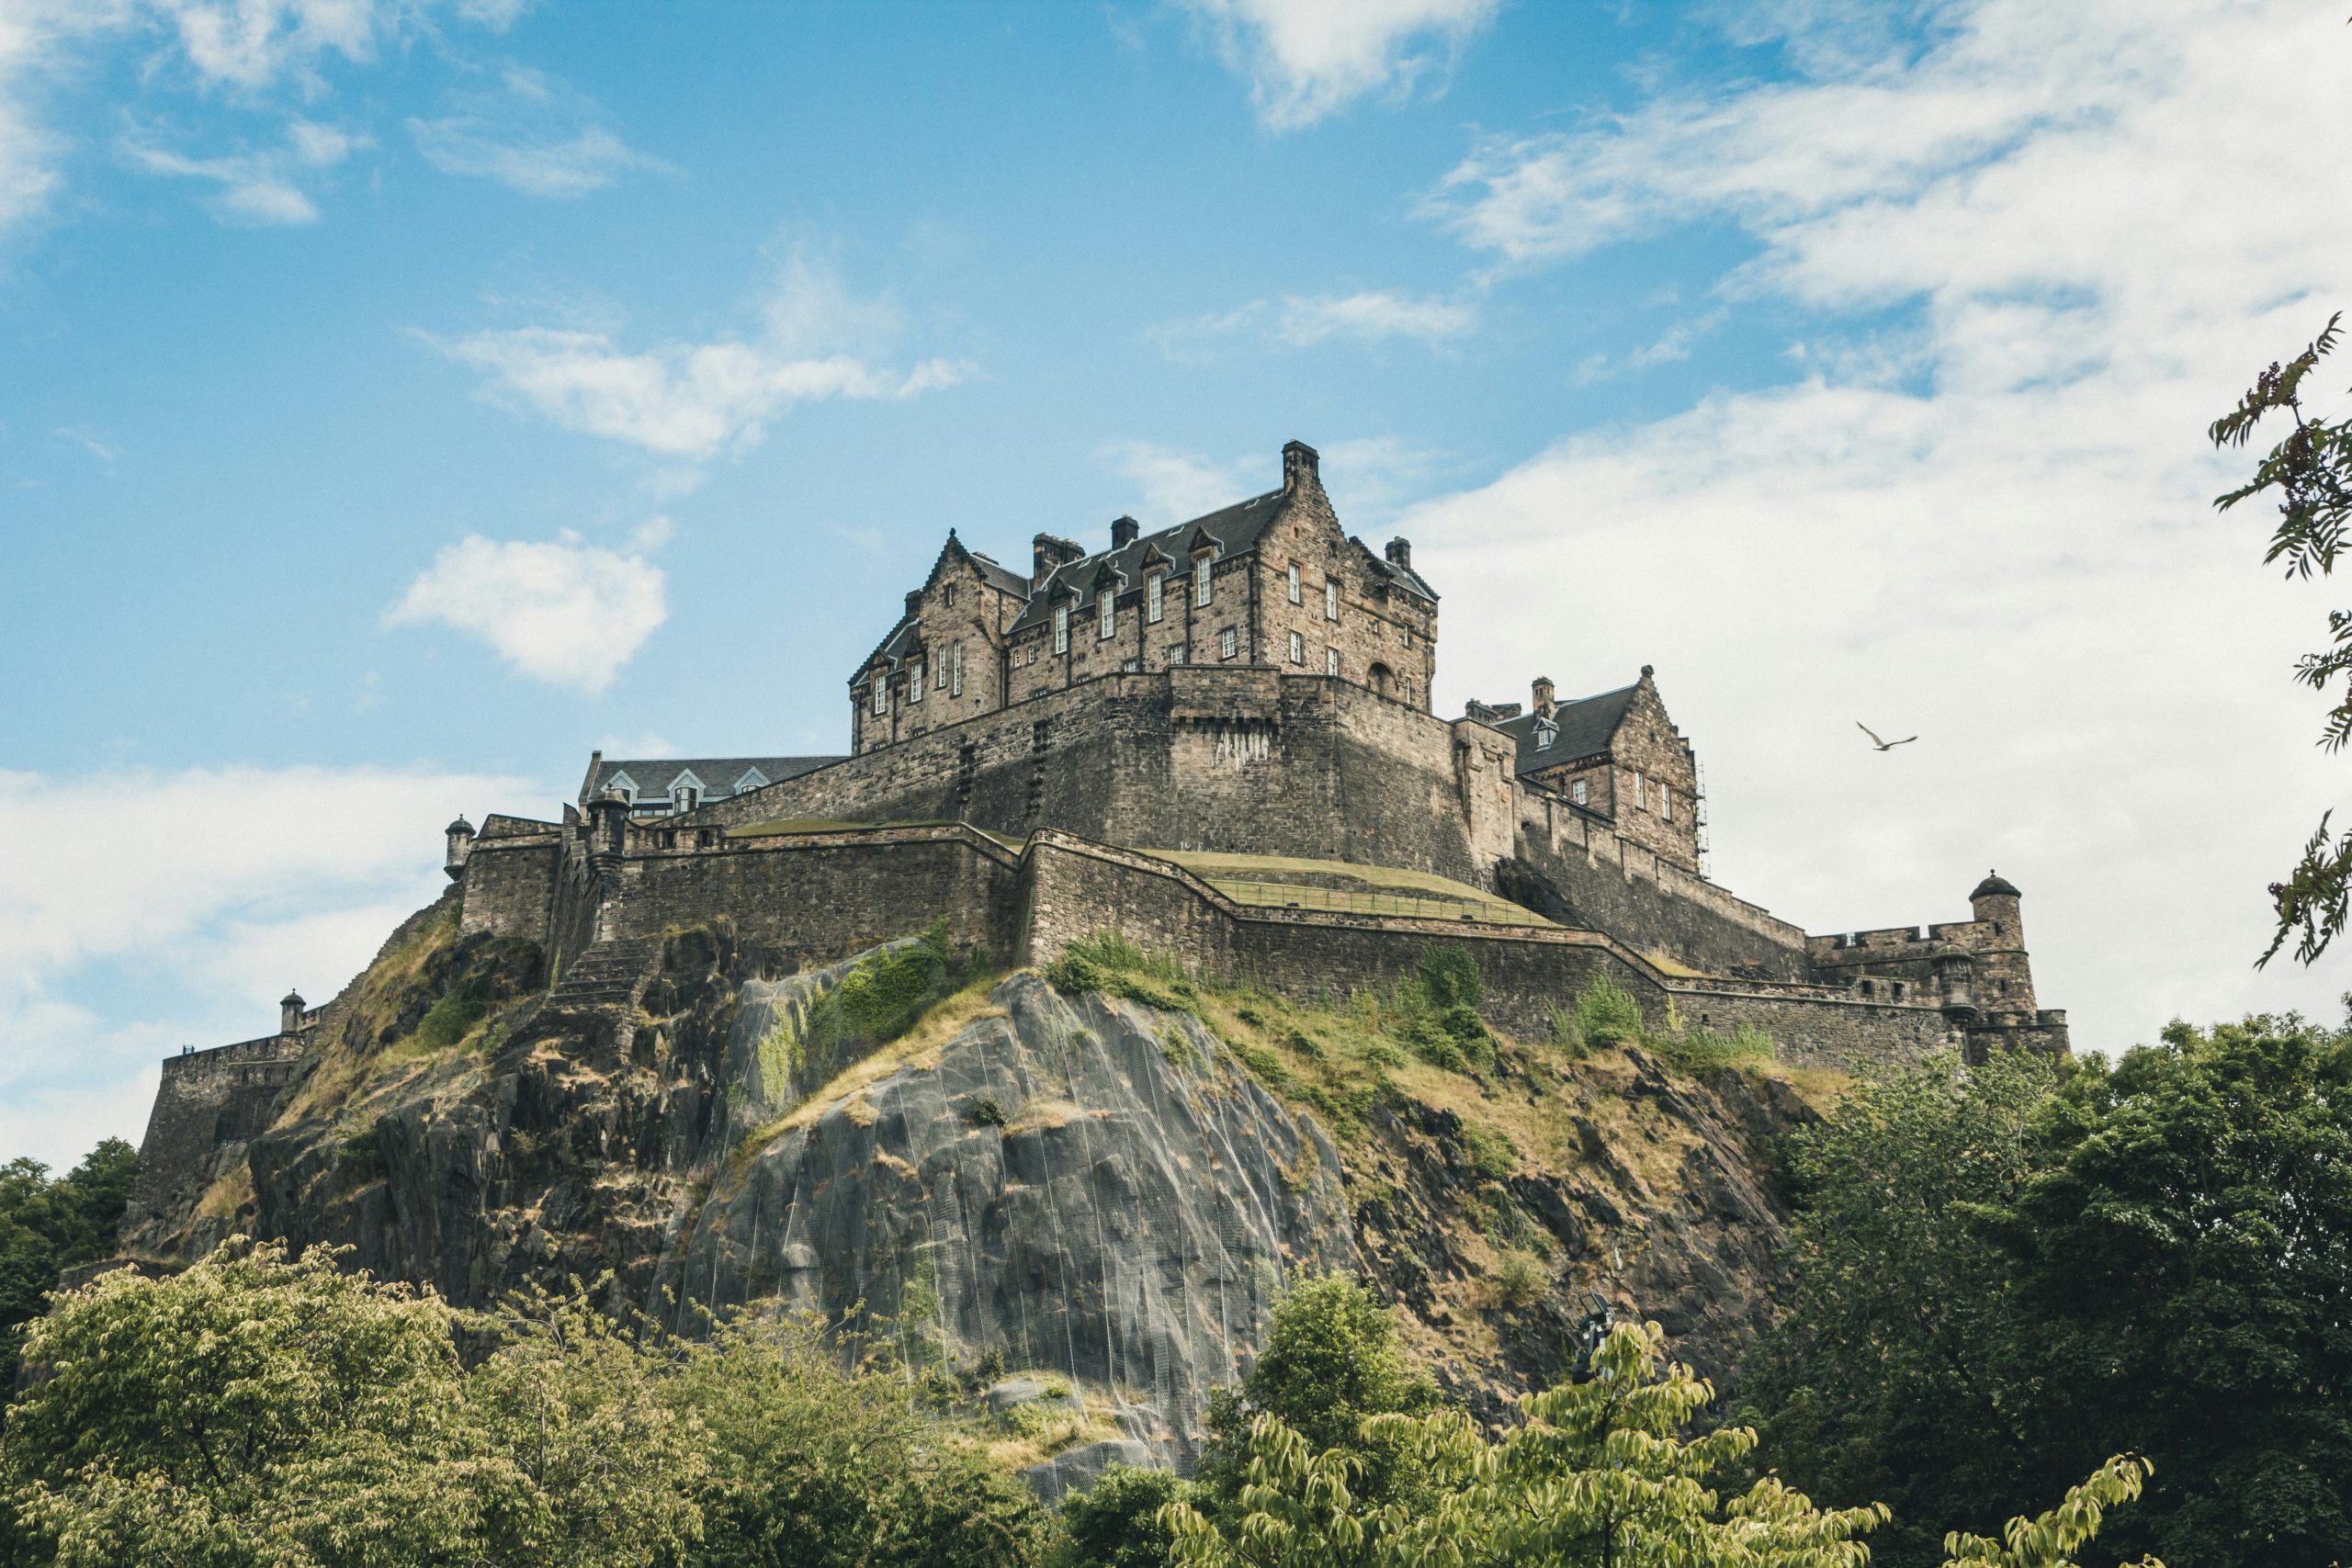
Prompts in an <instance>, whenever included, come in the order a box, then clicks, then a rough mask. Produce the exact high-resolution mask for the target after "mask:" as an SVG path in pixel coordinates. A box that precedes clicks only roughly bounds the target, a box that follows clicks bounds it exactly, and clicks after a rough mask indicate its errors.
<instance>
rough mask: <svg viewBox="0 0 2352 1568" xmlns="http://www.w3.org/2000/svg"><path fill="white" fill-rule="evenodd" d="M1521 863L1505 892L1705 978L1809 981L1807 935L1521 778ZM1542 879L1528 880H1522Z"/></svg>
mask: <svg viewBox="0 0 2352 1568" xmlns="http://www.w3.org/2000/svg"><path fill="white" fill-rule="evenodd" d="M1518 804H1519V846H1518V847H1519V859H1520V861H1521V863H1522V866H1523V869H1521V868H1507V869H1506V872H1505V873H1504V874H1503V875H1502V876H1501V877H1500V878H1499V879H1498V886H1500V888H1501V890H1502V892H1503V893H1504V895H1505V896H1506V897H1511V898H1516V899H1517V900H1518V901H1519V902H1521V903H1522V904H1525V905H1527V906H1528V907H1529V908H1532V909H1534V910H1535V911H1536V913H1538V914H1540V915H1543V916H1544V917H1545V918H1547V919H1555V920H1561V921H1564V922H1566V923H1568V924H1571V925H1577V926H1583V927H1587V928H1589V929H1591V930H1594V931H1607V932H1609V933H1610V934H1611V935H1612V936H1615V937H1617V938H1619V939H1620V940H1621V941H1623V942H1625V943H1626V944H1627V945H1628V946H1631V947H1634V948H1637V949H1639V950H1640V951H1642V952H1644V953H1660V954H1663V955H1664V956H1666V957H1668V958H1670V959H1672V960H1674V961H1675V962H1676V963H1678V964H1683V965H1685V966H1686V967H1689V968H1691V969H1696V970H1699V971H1701V972H1702V973H1704V974H1709V975H1731V974H1739V975H1752V976H1758V977H1761V978H1766V979H1774V980H1790V981H1801V980H1806V979H1810V978H1811V977H1812V969H1811V964H1809V962H1808V959H1807V953H1806V946H1805V934H1804V931H1802V930H1800V929H1799V928H1798V927H1795V926H1792V925H1791V924H1790V923H1789V922H1788V921H1786V920H1783V919H1776V918H1775V917H1774V916H1773V915H1772V914H1771V913H1770V912H1769V911H1768V910H1765V909H1762V908H1758V907H1757V906H1756V905H1754V904H1750V903H1748V902H1747V900H1746V899H1744V898H1738V897H1734V896H1733V895H1731V894H1729V893H1726V892H1724V890H1723V889H1722V888H1720V887H1718V886H1715V885H1714V884H1713V883H1712V882H1706V881H1703V880H1702V879H1701V878H1700V877H1699V876H1697V875H1696V874H1693V873H1691V872H1689V871H1686V870H1684V869H1683V868H1682V867H1681V866H1679V865H1677V864H1675V863H1673V862H1671V861H1669V860H1668V859H1667V858H1665V857H1664V856H1662V855H1660V854H1658V853H1657V852H1656V851H1654V850H1652V849H1649V848H1647V847H1645V846H1644V845H1642V844H1639V843H1635V842H1633V841H1630V840H1627V839H1626V838H1625V837H1624V836H1623V834H1621V833H1618V832H1616V831H1614V830H1612V829H1611V828H1610V826H1609V825H1608V824H1607V823H1605V822H1601V821H1599V820H1597V819H1596V818H1593V817H1591V816H1589V815H1588V814H1586V813H1584V812H1580V811H1578V810H1577V808H1576V807H1573V806H1571V805H1569V804H1568V803H1567V802H1566V800H1563V799H1560V798H1558V797H1557V796H1555V795H1551V794H1549V793H1548V792H1546V791H1544V790H1540V789H1535V788H1532V787H1529V786H1528V785H1526V784H1521V786H1520V789H1519V794H1518ZM1527 872H1532V873H1533V874H1535V877H1536V878H1537V879H1538V880H1537V881H1535V882H1534V883H1533V884H1532V885H1531V884H1530V883H1529V881H1528V878H1527V876H1526V873H1527Z"/></svg>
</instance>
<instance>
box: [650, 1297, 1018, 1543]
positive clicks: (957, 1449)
mask: <svg viewBox="0 0 2352 1568" xmlns="http://www.w3.org/2000/svg"><path fill="white" fill-rule="evenodd" d="M681 1354H682V1357H683V1360H682V1365H681V1369H680V1372H679V1377H678V1381H677V1385H676V1389H675V1397H676V1398H677V1399H678V1400H679V1401H680V1402H681V1404H682V1405H683V1406H684V1407H685V1408H687V1409H690V1410H692V1411H693V1412H695V1415H696V1416H697V1418H698V1419H699V1420H701V1421H702V1422H703V1423H704V1425H705V1427H706V1428H707V1431H708V1432H709V1434H710V1452H711V1465H710V1471H709V1473H708V1477H707V1481H706V1482H705V1483H704V1485H703V1489H702V1505H703V1514H704V1519H705V1541H704V1544H703V1546H702V1548H701V1549H700V1551H699V1552H698V1553H697V1554H696V1555H695V1559H694V1561H695V1562H696V1563H698V1564H707V1565H708V1568H865V1565H868V1564H873V1565H879V1564H884V1563H888V1564H892V1565H894V1568H896V1565H900V1564H904V1565H907V1568H1011V1565H1012V1564H1018V1563H1025V1562H1034V1561H1035V1560H1036V1559H1037V1557H1038V1556H1039V1555H1040V1554H1041V1552H1042V1551H1043V1542H1044V1540H1045V1534H1046V1526H1047V1517H1046V1512H1045V1510H1044V1509H1043V1508H1042V1507H1041V1506H1039V1505H1038V1504H1037V1502H1036V1501H1035V1498H1034V1497H1032V1496H1031V1495H1030V1494H1029V1492H1028V1490H1027V1488H1026V1487H1024V1486H1023V1485H1022V1484H1021V1483H1020V1482H1019V1480H1018V1479H1017V1478H1015V1477H1012V1476H1010V1475H1008V1474H1005V1473H1004V1472H1001V1471H999V1470H996V1469H993V1468H991V1467H990V1466H989V1464H988V1462H987V1461H986V1459H985V1456H984V1455H982V1454H981V1453H980V1452H978V1450H976V1449H975V1448H974V1447H973V1446H972V1445H970V1444H968V1443H967V1442H964V1441H962V1440H961V1439H960V1438H958V1437H957V1436H956V1434H955V1433H954V1432H952V1431H950V1430H947V1429H945V1428H944V1427H941V1426H940V1425H939V1424H938V1423H936V1422H933V1421H929V1420H926V1419H924V1418H923V1417H922V1416H921V1415H920V1414H919V1413H918V1412H917V1411H916V1410H915V1409H914V1408H912V1406H911V1405H910V1402H909V1400H908V1398H907V1391H906V1389H905V1388H904V1387H903V1386H901V1385H899V1384H898V1383H895V1382H892V1381H891V1380H889V1379H888V1378H885V1377H882V1376H879V1375H876V1374H875V1373H872V1372H853V1371H844V1370H843V1369H842V1365H841V1361H840V1359H839V1357H838V1355H837V1354H836V1353H835V1352H834V1350H833V1349H832V1348H830V1347H828V1346H827V1345H825V1344H824V1343H823V1341H822V1339H821V1337H820V1334H819V1332H818V1328H817V1325H813V1324H809V1323H805V1322H800V1321H797V1320H789V1319H785V1320H778V1319H764V1320H745V1321H741V1322H734V1323H728V1324H722V1325H717V1326H716V1327H715V1328H714V1331H713V1333H712V1335H711V1337H710V1338H709V1339H708V1340H707V1341H706V1342H703V1343H700V1344H697V1345H693V1346H687V1347H683V1348H681Z"/></svg>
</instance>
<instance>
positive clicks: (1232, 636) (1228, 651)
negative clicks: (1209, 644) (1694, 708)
mask: <svg viewBox="0 0 2352 1568" xmlns="http://www.w3.org/2000/svg"><path fill="white" fill-rule="evenodd" d="M1240 646H1241V634H1240V633H1238V632H1237V631H1235V630H1234V629H1233V628H1232V627H1231V626H1227V627H1226V628H1225V630H1223V631H1221V632H1219V633H1217V634H1216V656H1217V657H1218V658H1219V659H1230V658H1232V657H1233V656H1234V654H1235V652H1236V651H1238V649H1239V648H1240Z"/></svg>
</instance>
